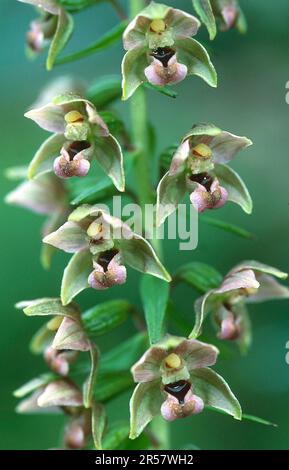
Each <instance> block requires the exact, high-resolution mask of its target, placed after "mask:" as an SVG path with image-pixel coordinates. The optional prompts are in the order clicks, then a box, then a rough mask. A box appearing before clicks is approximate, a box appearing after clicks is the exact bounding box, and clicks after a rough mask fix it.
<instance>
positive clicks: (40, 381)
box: [13, 373, 55, 398]
mask: <svg viewBox="0 0 289 470" xmlns="http://www.w3.org/2000/svg"><path fill="white" fill-rule="evenodd" d="M54 378H55V374H52V373H47V374H42V375H40V376H39V377H36V378H35V379H32V380H29V382H27V383H26V384H24V385H22V386H21V387H19V388H18V389H17V390H15V392H13V395H14V397H16V398H22V397H25V396H26V395H28V394H29V393H32V392H34V391H35V390H37V389H38V388H40V387H43V386H44V385H47V384H48V383H49V382H51V381H52V380H53V379H54Z"/></svg>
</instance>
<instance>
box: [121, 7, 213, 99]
mask: <svg viewBox="0 0 289 470" xmlns="http://www.w3.org/2000/svg"><path fill="white" fill-rule="evenodd" d="M199 26H200V23H199V21H198V20H197V19H196V18H195V17H194V16H192V15H189V14H188V13H185V12H183V11H181V10H177V9H174V8H171V7H168V6H166V5H162V4H158V3H155V2H151V3H150V5H149V6H148V7H146V8H145V9H144V10H143V11H142V12H141V13H140V14H139V15H138V16H137V17H136V18H135V19H134V20H133V21H132V22H131V23H130V24H129V25H128V27H127V29H126V30H125V32H124V35H123V43H124V48H125V50H126V51H127V52H126V54H125V56H124V59H123V63H122V74H123V99H128V98H129V97H130V96H131V95H132V94H133V93H134V92H135V90H136V89H137V88H138V87H139V86H140V85H141V84H142V83H143V82H149V83H151V84H153V85H159V86H164V85H170V84H173V83H178V82H180V81H182V80H184V79H185V78H186V76H187V75H197V76H199V77H201V78H202V79H203V80H205V81H206V82H207V83H208V84H209V85H210V86H213V87H215V86H216V85H217V76H216V71H215V69H214V66H213V65H212V63H211V61H210V58H209V56H208V53H207V51H206V49H205V48H204V47H203V46H202V45H201V44H200V43H198V42H197V41H196V40H194V39H192V37H191V36H194V35H195V34H196V33H197V31H198V28H199Z"/></svg>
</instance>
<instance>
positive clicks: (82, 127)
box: [25, 93, 125, 191]
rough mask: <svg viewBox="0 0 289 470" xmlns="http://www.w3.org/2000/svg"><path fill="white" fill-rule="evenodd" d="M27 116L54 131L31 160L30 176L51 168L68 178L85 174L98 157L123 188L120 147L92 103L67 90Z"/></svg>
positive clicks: (118, 185) (116, 184) (109, 174)
mask: <svg viewBox="0 0 289 470" xmlns="http://www.w3.org/2000/svg"><path fill="white" fill-rule="evenodd" d="M25 116H26V117H27V118H29V119H32V120H33V121H35V122H36V123H37V124H38V125H39V126H40V127H41V128H42V129H45V130H47V131H49V132H53V133H54V135H53V136H52V137H50V138H49V139H47V140H46V141H45V142H44V143H43V144H42V146H41V147H40V149H39V150H38V152H37V153H36V155H35V157H34V158H33V160H32V161H31V163H30V166H29V170H28V176H29V178H30V179H31V178H35V177H36V176H37V175H39V174H43V173H45V172H48V171H54V173H55V174H56V175H57V176H59V177H60V178H65V179H66V178H71V177H72V176H80V177H81V176H86V175H87V173H88V172H89V169H90V164H91V161H92V159H93V158H96V160H97V161H98V163H99V164H100V165H101V166H102V168H103V169H104V171H105V172H106V173H107V175H108V176H109V177H110V178H111V180H112V181H113V183H114V185H115V186H116V188H117V189H118V190H119V191H124V186H125V182H124V170H123V156H122V151H121V147H120V145H119V143H118V141H117V140H116V139H115V137H113V136H112V135H111V134H110V132H109V129H108V127H107V125H106V124H105V122H104V121H103V119H102V118H101V117H100V115H99V114H98V113H97V111H96V109H95V107H94V105H93V104H92V103H90V102H89V101H87V100H85V99H84V98H81V97H80V96H78V95H75V94H73V93H67V94H64V95H60V96H58V97H56V98H55V99H54V100H53V101H52V102H51V103H48V104H46V105H45V106H42V107H40V108H37V109H32V110H30V111H28V112H27V113H26V114H25Z"/></svg>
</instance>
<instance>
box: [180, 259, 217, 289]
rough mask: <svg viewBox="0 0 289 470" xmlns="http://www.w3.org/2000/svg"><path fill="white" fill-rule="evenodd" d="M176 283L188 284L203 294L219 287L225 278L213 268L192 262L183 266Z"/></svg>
mask: <svg viewBox="0 0 289 470" xmlns="http://www.w3.org/2000/svg"><path fill="white" fill-rule="evenodd" d="M174 280H175V281H176V282H180V281H183V282H186V283H187V284H189V285H190V286H191V287H194V288H195V289H197V290H198V291H199V292H201V293H205V292H207V291H208V290H210V289H214V288H215V287H218V286H219V285H220V284H221V282H222V280H223V276H222V275H221V274H220V273H219V272H218V271H217V270H216V269H215V268H213V267H212V266H209V265H208V264H205V263H199V262H192V263H188V264H185V265H184V266H181V267H180V268H179V269H178V270H177V272H176V273H175V276H174Z"/></svg>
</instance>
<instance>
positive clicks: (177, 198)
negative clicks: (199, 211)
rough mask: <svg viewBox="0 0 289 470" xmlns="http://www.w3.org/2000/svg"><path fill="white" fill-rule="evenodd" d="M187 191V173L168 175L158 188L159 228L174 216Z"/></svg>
mask: <svg viewBox="0 0 289 470" xmlns="http://www.w3.org/2000/svg"><path fill="white" fill-rule="evenodd" d="M186 191H187V187H186V174H185V172H181V173H177V174H174V175H170V173H169V172H168V173H166V174H165V175H164V176H163V178H162V179H161V181H160V182H159V185H158V188H157V226H158V227H159V226H160V225H162V224H163V223H164V221H165V220H166V218H167V217H169V216H170V215H171V214H173V213H174V212H175V210H176V208H177V206H178V204H179V203H180V202H181V201H182V199H183V198H184V196H185V194H186Z"/></svg>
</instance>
